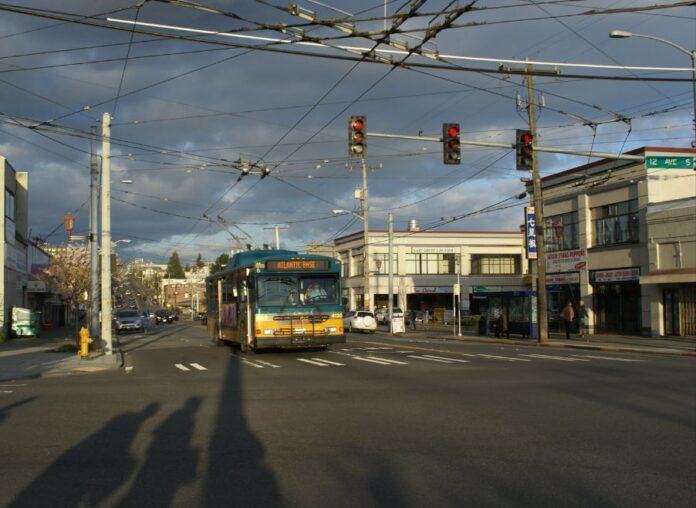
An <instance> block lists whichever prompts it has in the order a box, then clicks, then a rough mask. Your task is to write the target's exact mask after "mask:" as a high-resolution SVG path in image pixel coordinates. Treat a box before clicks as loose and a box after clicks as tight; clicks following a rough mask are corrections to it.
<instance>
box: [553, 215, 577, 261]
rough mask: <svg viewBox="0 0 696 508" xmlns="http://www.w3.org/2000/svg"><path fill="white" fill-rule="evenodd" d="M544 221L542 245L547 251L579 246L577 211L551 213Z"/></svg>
mask: <svg viewBox="0 0 696 508" xmlns="http://www.w3.org/2000/svg"><path fill="white" fill-rule="evenodd" d="M545 223H546V226H545V227H544V247H545V249H546V251H547V252H555V251H559V250H570V249H577V248H579V245H580V238H579V234H578V212H569V213H562V214H559V215H552V216H550V217H546V218H545Z"/></svg>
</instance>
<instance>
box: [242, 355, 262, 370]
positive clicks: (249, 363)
mask: <svg viewBox="0 0 696 508" xmlns="http://www.w3.org/2000/svg"><path fill="white" fill-rule="evenodd" d="M242 363H243V364H245V365H251V366H252V367H256V368H257V369H263V365H258V364H256V363H254V362H251V361H249V360H245V359H243V358H242Z"/></svg>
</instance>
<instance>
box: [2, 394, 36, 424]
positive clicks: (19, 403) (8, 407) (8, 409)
mask: <svg viewBox="0 0 696 508" xmlns="http://www.w3.org/2000/svg"><path fill="white" fill-rule="evenodd" d="M36 399H38V397H29V398H27V399H24V400H18V401H17V402H13V403H12V404H8V405H6V406H2V407H0V422H2V421H3V420H4V419H5V418H7V417H8V416H9V415H10V412H11V411H12V410H13V409H15V408H18V407H19V406H23V405H24V404H29V403H30V402H33V401H35V400H36Z"/></svg>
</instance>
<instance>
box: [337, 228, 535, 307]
mask: <svg viewBox="0 0 696 508" xmlns="http://www.w3.org/2000/svg"><path fill="white" fill-rule="evenodd" d="M520 220H522V217H521V216H520ZM388 236H389V235H388V232H387V231H376V230H371V231H370V232H369V238H368V242H369V246H368V253H369V268H368V269H369V270H370V294H371V301H370V308H371V309H375V308H379V307H386V306H388V303H389V297H388V294H389V285H388V284H389V283H388V278H389V277H388V273H389V266H388V263H387V259H388V252H389V248H388ZM334 248H335V252H336V257H337V258H338V259H339V260H340V261H341V265H342V282H343V291H344V295H343V296H344V302H345V306H346V307H347V308H350V309H357V308H361V307H362V302H363V300H364V277H363V273H364V272H363V270H364V262H363V248H364V236H363V232H362V231H361V232H357V233H353V234H350V235H346V236H343V237H341V238H338V239H336V240H335V242H334ZM524 256H525V253H524V236H523V234H522V233H520V232H519V231H440V230H435V231H418V230H415V229H414V228H412V229H410V230H400V231H394V235H393V261H394V270H393V272H394V282H393V288H394V306H395V307H401V308H402V309H415V310H435V309H449V310H450V311H451V310H452V309H453V308H454V304H453V290H454V285H455V284H457V282H458V280H459V283H460V288H461V295H462V298H461V310H462V312H463V313H465V314H466V313H468V312H471V313H477V312H478V308H476V300H475V299H474V295H475V293H483V292H501V291H524V290H526V289H529V286H528V282H529V281H528V280H526V279H525V277H524V276H525V274H526V273H527V262H526V260H525V257H524ZM457 274H459V277H457ZM472 307H473V308H472Z"/></svg>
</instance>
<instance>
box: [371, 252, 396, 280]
mask: <svg viewBox="0 0 696 508" xmlns="http://www.w3.org/2000/svg"><path fill="white" fill-rule="evenodd" d="M372 257H373V259H374V271H375V272H376V273H378V274H379V275H389V263H388V262H387V260H388V259H389V254H388V253H379V252H378V253H375V254H374V255H373V256H372ZM392 259H393V260H394V265H393V266H394V268H393V269H392V273H399V263H398V260H397V256H396V252H394V253H393V258H392Z"/></svg>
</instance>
